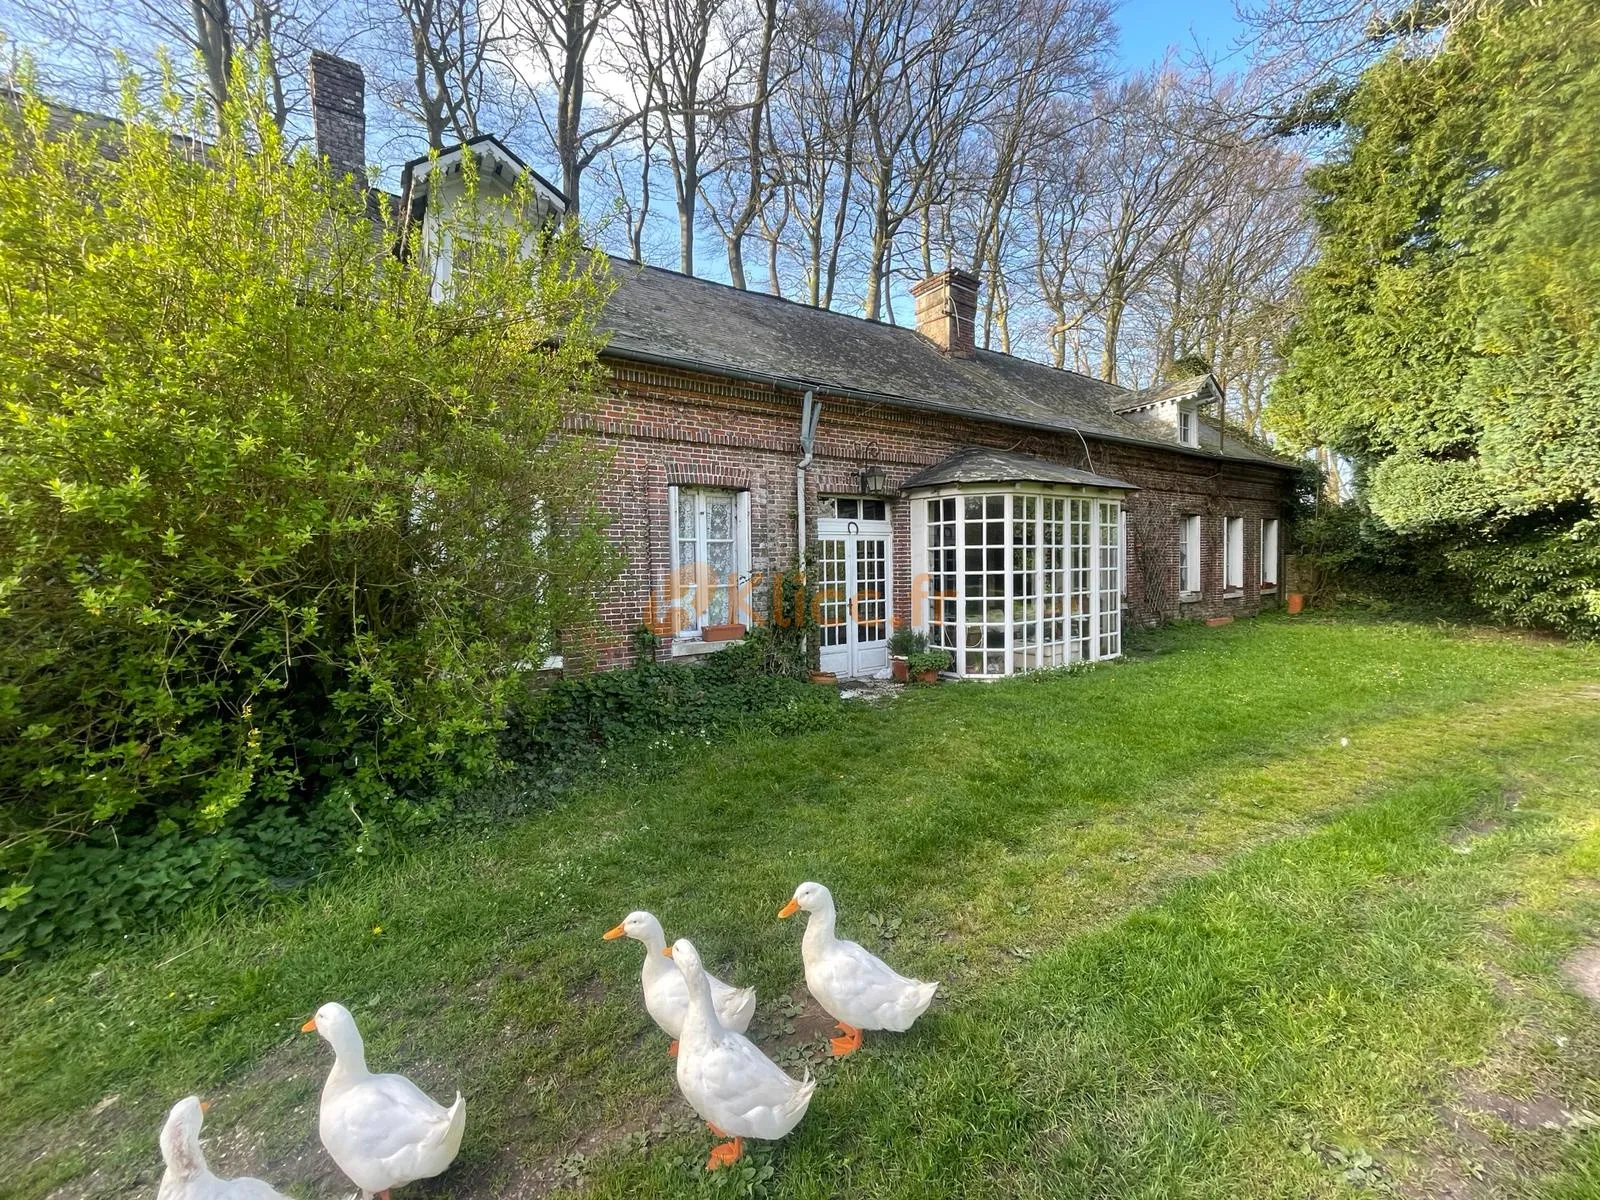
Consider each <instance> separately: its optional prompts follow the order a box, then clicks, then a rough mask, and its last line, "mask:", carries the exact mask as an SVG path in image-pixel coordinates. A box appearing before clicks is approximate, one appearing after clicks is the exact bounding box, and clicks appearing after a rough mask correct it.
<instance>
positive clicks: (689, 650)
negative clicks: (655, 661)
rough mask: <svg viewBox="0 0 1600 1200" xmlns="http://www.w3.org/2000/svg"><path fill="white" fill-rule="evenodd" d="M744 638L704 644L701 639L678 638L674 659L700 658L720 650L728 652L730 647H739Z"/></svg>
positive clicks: (673, 653)
mask: <svg viewBox="0 0 1600 1200" xmlns="http://www.w3.org/2000/svg"><path fill="white" fill-rule="evenodd" d="M742 641H744V639H743V638H734V639H733V640H731V641H726V642H703V641H701V640H700V639H699V638H678V639H676V640H675V641H674V642H673V643H672V657H673V658H699V657H701V656H702V655H706V654H715V653H716V652H717V651H718V650H726V649H727V648H728V647H729V646H737V645H738V644H739V643H740V642H742Z"/></svg>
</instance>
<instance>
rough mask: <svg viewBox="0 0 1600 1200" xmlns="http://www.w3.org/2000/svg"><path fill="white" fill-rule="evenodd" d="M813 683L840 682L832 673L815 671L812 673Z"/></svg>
mask: <svg viewBox="0 0 1600 1200" xmlns="http://www.w3.org/2000/svg"><path fill="white" fill-rule="evenodd" d="M811 682H812V683H824V684H835V683H838V682H839V676H838V675H836V674H835V673H834V672H832V671H813V672H811Z"/></svg>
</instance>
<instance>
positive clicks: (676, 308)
mask: <svg viewBox="0 0 1600 1200" xmlns="http://www.w3.org/2000/svg"><path fill="white" fill-rule="evenodd" d="M611 272H612V278H613V280H614V281H615V283H616V285H617V287H616V292H615V293H614V294H613V295H612V297H611V300H610V302H609V303H608V304H607V306H606V310H605V312H604V314H603V315H602V317H601V324H602V325H603V326H604V327H605V328H606V330H607V331H608V332H609V333H610V335H611V342H610V345H609V346H608V348H607V351H606V353H608V354H610V355H613V356H615V357H618V358H625V359H632V360H635V361H639V362H646V363H657V364H662V365H670V366H678V367H681V368H683V369H687V370H697V371H702V372H705V373H707V374H722V375H727V376H729V377H732V378H748V379H753V380H760V381H767V382H772V383H777V384H780V385H784V386H789V387H795V388H801V389H804V388H814V389H816V390H817V391H821V392H832V393H834V394H836V395H843V396H849V397H851V398H859V399H864V400H869V401H878V402H881V403H884V404H892V405H898V406H903V407H908V408H916V409H922V410H925V411H935V412H948V413H951V414H955V415H961V416H967V417H975V418H978V419H983V420H992V421H999V422H1002V423H1004V424H1008V425H1016V426H1023V427H1027V428H1032V429H1040V430H1047V431H1052V432H1077V433H1081V434H1083V435H1085V436H1087V437H1094V438H1101V439H1105V440H1108V441H1117V442H1127V443H1132V444H1136V445H1145V446H1156V447H1160V448H1162V449H1165V450H1171V451H1173V452H1174V453H1181V454H1189V455H1199V456H1201V457H1206V458H1213V459H1215V458H1226V459H1232V460H1237V461H1242V462H1257V463H1264V464H1269V465H1272V466H1280V467H1288V466H1290V465H1292V464H1290V463H1288V462H1286V461H1285V460H1283V459H1281V458H1278V457H1276V456H1275V455H1272V454H1268V453H1265V452H1263V451H1261V450H1259V449H1257V448H1255V447H1254V446H1251V445H1248V444H1246V443H1244V442H1243V441H1240V440H1238V439H1236V438H1232V437H1229V438H1226V439H1224V438H1223V437H1222V435H1221V433H1220V431H1219V429H1218V428H1217V426H1215V425H1214V424H1213V423H1211V422H1209V421H1206V420H1202V421H1201V422H1200V425H1201V438H1200V441H1201V444H1200V445H1199V446H1198V447H1184V446H1179V445H1178V444H1177V442H1176V439H1175V437H1172V436H1162V435H1160V434H1158V433H1156V432H1154V431H1153V430H1152V429H1151V427H1150V425H1149V424H1148V423H1143V422H1139V421H1136V420H1133V419H1130V418H1129V417H1127V416H1124V415H1122V414H1121V413H1119V412H1118V411H1117V409H1118V407H1120V406H1123V405H1127V404H1129V403H1130V402H1132V401H1133V398H1134V396H1135V393H1134V392H1132V391H1130V390H1129V389H1127V388H1122V387H1118V386H1117V385H1115V384H1111V383H1106V382H1105V381H1104V380H1100V379H1094V378H1091V377H1090V376H1088V375H1079V374H1078V373H1076V372H1074V371H1065V370H1060V369H1058V368H1056V367H1050V366H1046V365H1045V364H1043V363H1037V362H1032V361H1030V360H1028V359H1024V358H1015V357H1013V356H1012V355H1009V354H999V353H996V352H994V351H991V350H979V351H977V353H976V354H975V355H974V356H973V357H972V358H952V357H948V356H946V355H944V354H942V353H940V352H939V351H938V350H937V349H935V348H934V346H933V344H932V343H930V342H929V341H928V340H927V339H925V338H924V337H922V335H921V334H919V333H917V332H916V330H915V329H910V328H906V327H905V326H895V325H888V324H884V323H882V322H879V321H868V320H865V319H863V318H860V317H853V316H849V315H847V314H844V313H836V312H830V311H828V310H827V309H820V308H813V307H811V306H810V305H806V304H797V303H794V302H791V301H787V300H780V299H778V298H777V297H775V296H769V295H767V294H765V293H762V292H748V291H741V290H739V289H737V288H732V287H728V286H727V285H725V284H720V283H714V282H712V281H710V280H706V279H696V278H693V277H691V276H688V275H680V274H678V273H677V272H675V271H666V270H663V269H661V268H659V267H648V266H640V265H639V264H638V263H634V262H630V261H628V260H626V259H618V258H613V259H612V261H611Z"/></svg>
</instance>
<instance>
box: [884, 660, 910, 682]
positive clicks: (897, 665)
mask: <svg viewBox="0 0 1600 1200" xmlns="http://www.w3.org/2000/svg"><path fill="white" fill-rule="evenodd" d="M889 673H890V674H891V675H892V676H894V681H895V682H896V683H905V682H906V680H908V679H910V678H911V668H910V667H908V666H907V665H906V660H905V659H903V658H901V657H900V656H899V655H896V656H895V657H894V658H891V659H890V660H889Z"/></svg>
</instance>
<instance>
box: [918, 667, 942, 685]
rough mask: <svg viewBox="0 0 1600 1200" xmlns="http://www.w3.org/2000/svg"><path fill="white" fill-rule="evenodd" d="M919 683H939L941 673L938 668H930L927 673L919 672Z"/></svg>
mask: <svg viewBox="0 0 1600 1200" xmlns="http://www.w3.org/2000/svg"><path fill="white" fill-rule="evenodd" d="M917 682H918V683H938V682H939V672H938V670H937V669H936V668H934V667H929V668H928V669H927V670H926V671H918V672H917Z"/></svg>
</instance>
